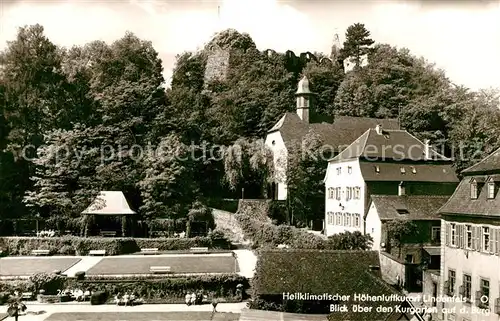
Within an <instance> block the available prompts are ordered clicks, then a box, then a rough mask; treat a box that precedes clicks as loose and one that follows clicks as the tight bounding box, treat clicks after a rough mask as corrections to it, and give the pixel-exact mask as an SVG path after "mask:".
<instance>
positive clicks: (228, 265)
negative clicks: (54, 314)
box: [87, 254, 237, 275]
mask: <svg viewBox="0 0 500 321" xmlns="http://www.w3.org/2000/svg"><path fill="white" fill-rule="evenodd" d="M151 266H170V267H171V269H172V272H173V273H235V272H237V263H236V259H235V258H234V257H233V256H232V255H231V256H230V255H228V256H211V255H202V254H196V255H190V256H163V257H149V256H145V257H126V256H122V257H106V258H104V259H102V260H101V261H100V262H99V263H97V264H96V265H95V266H93V267H92V268H90V269H89V270H88V271H87V274H88V275H123V274H150V272H149V268H150V267H151Z"/></svg>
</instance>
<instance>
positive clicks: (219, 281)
mask: <svg viewBox="0 0 500 321" xmlns="http://www.w3.org/2000/svg"><path fill="white" fill-rule="evenodd" d="M44 280H45V281H46V282H45V283H44V282H43V281H44ZM238 284H242V285H243V289H244V291H246V290H248V289H249V287H250V285H249V281H248V279H246V278H244V277H242V276H239V275H234V274H226V275H213V276H210V275H206V276H192V277H169V278H165V276H163V278H153V279H148V278H145V277H137V278H85V279H84V280H77V279H74V278H66V277H61V276H57V275H54V274H45V273H44V274H40V275H35V276H33V277H31V278H30V279H29V280H14V281H1V282H0V298H1V297H4V296H5V295H4V294H8V293H12V292H13V291H14V290H18V291H21V292H26V291H34V292H38V291H39V290H45V291H46V293H47V294H51V293H53V292H56V291H57V290H56V288H58V289H65V288H70V289H76V288H79V289H83V290H91V291H92V292H96V291H103V292H106V293H107V294H108V298H109V300H112V299H113V297H114V295H116V294H118V293H122V294H123V293H126V292H132V293H135V294H136V295H137V296H138V297H140V298H143V299H144V300H145V301H146V302H147V303H184V297H185V295H186V293H187V292H197V291H200V290H201V291H203V292H204V294H206V295H207V296H208V297H209V298H211V299H217V300H218V301H219V302H236V301H238V295H237V294H236V287H237V285H238Z"/></svg>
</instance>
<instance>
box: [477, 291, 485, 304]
mask: <svg viewBox="0 0 500 321" xmlns="http://www.w3.org/2000/svg"><path fill="white" fill-rule="evenodd" d="M482 296H483V293H482V292H481V291H476V297H475V299H476V306H478V307H479V306H481V297H482Z"/></svg>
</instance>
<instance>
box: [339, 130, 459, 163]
mask: <svg viewBox="0 0 500 321" xmlns="http://www.w3.org/2000/svg"><path fill="white" fill-rule="evenodd" d="M425 148H426V147H425V144H424V143H423V142H422V141H420V140H419V139H417V138H416V137H415V136H413V135H412V134H410V133H408V132H407V131H406V130H386V129H384V130H383V131H382V132H381V133H380V134H379V133H377V130H376V129H374V128H370V129H368V130H367V131H365V132H364V133H363V134H362V135H361V136H360V137H358V138H357V139H356V140H355V141H354V142H353V143H352V144H351V145H349V146H348V147H347V148H346V149H344V150H343V151H342V152H341V153H340V154H339V155H337V156H335V157H334V158H333V159H331V161H334V162H342V161H346V160H352V159H356V158H364V159H368V160H398V161H401V160H411V161H425V160H427V159H426V157H425ZM429 153H430V155H429V158H430V159H432V160H435V161H450V159H448V158H446V157H444V156H443V155H441V154H439V153H437V152H436V151H434V150H432V149H431V148H429Z"/></svg>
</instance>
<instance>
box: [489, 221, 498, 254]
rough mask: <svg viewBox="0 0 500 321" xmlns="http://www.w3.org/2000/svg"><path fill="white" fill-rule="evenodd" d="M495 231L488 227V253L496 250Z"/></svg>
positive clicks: (493, 252)
mask: <svg viewBox="0 0 500 321" xmlns="http://www.w3.org/2000/svg"><path fill="white" fill-rule="evenodd" d="M496 240H497V233H496V230H495V229H493V228H491V227H490V253H491V254H495V253H496V252H497V242H496Z"/></svg>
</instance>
